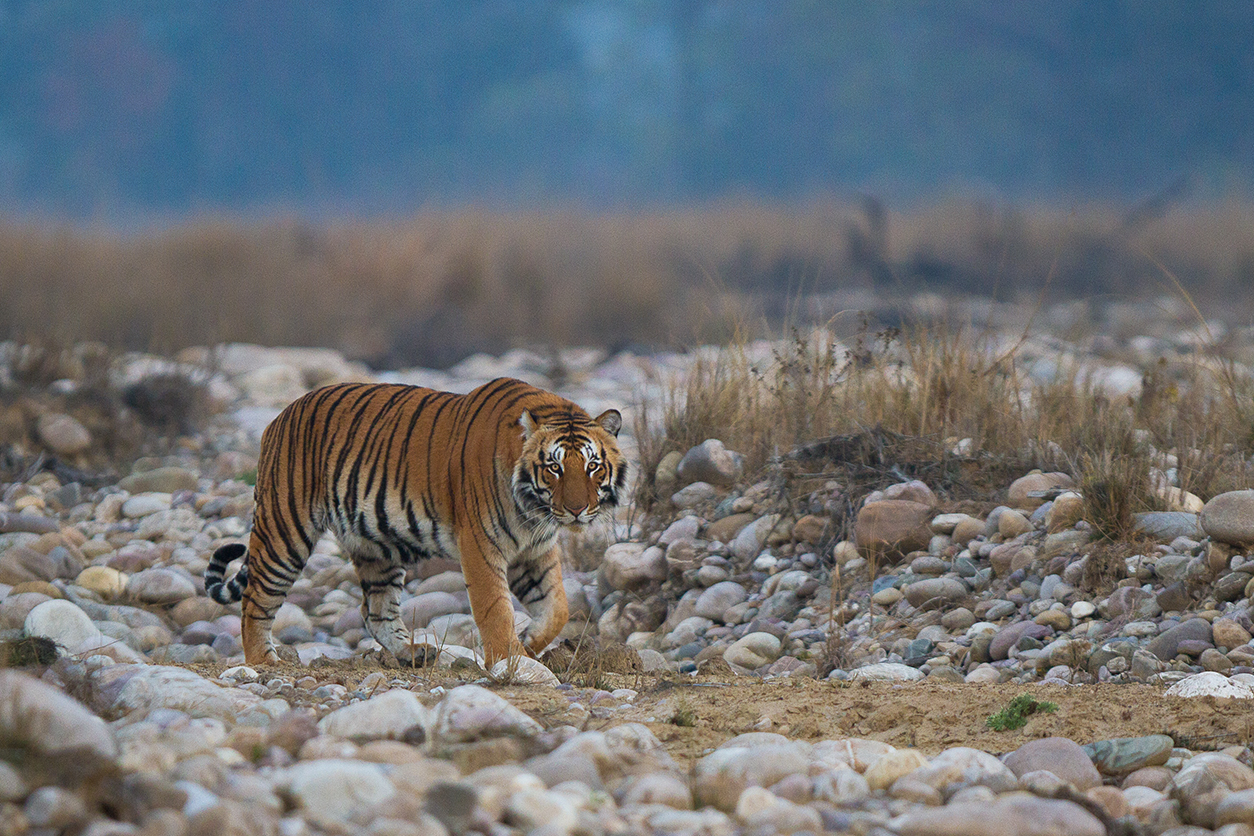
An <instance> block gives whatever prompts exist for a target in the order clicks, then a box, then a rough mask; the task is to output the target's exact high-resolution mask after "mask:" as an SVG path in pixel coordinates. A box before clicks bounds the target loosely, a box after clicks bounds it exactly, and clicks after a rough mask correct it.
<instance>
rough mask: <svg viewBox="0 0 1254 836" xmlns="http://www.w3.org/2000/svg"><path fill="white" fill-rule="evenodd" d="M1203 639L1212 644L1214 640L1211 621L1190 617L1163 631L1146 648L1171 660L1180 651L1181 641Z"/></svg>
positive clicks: (1164, 658) (1160, 657)
mask: <svg viewBox="0 0 1254 836" xmlns="http://www.w3.org/2000/svg"><path fill="white" fill-rule="evenodd" d="M1182 641H1201V642H1205V643H1206V644H1207V645H1210V644H1211V643H1212V641H1213V638H1212V633H1211V626H1210V622H1209V621H1206V620H1205V619H1203V618H1190V619H1189V620H1188V621H1183V622H1181V623H1180V624H1177V625H1176V626H1174V627H1171V628H1169V629H1168V630H1166V631H1165V632H1163V633H1161V634H1160V635H1159V636H1158V637H1157V638H1155V639H1154V640H1152V641H1151V642H1150V643H1149V644H1148V645H1147V646H1146V649H1147V650H1149V652H1150V653H1153V654H1154V655H1155V656H1157V657H1158V658H1159V659H1161V660H1163V661H1164V662H1170V661H1171V660H1172V659H1174V658H1175V657H1176V654H1177V653H1179V652H1180V642H1182Z"/></svg>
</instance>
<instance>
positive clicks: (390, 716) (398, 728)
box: [318, 688, 431, 740]
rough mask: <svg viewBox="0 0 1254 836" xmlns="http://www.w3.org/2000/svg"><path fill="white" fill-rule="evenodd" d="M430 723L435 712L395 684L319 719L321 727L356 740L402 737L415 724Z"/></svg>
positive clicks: (422, 726)
mask: <svg viewBox="0 0 1254 836" xmlns="http://www.w3.org/2000/svg"><path fill="white" fill-rule="evenodd" d="M430 723H431V712H430V711H428V710H427V708H426V706H424V705H423V704H422V703H421V702H420V701H419V700H418V697H417V696H415V695H414V693H413V692H412V691H405V690H402V689H400V688H394V689H392V690H390V691H384V692H383V693H382V694H376V695H375V696H373V697H371V698H370V699H368V700H363V701H362V702H358V703H353V704H352V705H346V706H344V707H343V708H339V709H336V710H335V711H332V712H331V713H330V714H328V715H327V716H325V717H323V718H322V719H321V720H319V721H318V730H319V731H321V732H322V733H323V734H332V735H335V736H336V737H347V738H352V739H354V740H363V739H364V740H377V739H380V738H392V739H400V738H403V737H404V736H405V733H406V732H407V731H409V730H410V729H412V728H413V727H414V726H419V727H421V728H422V729H423V730H424V732H425V730H426V729H427V727H428V726H429V725H430Z"/></svg>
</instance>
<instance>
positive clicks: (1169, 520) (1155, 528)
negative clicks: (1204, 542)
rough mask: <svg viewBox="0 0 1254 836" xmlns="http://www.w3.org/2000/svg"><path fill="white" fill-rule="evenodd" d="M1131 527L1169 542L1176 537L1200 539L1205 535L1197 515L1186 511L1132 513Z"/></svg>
mask: <svg viewBox="0 0 1254 836" xmlns="http://www.w3.org/2000/svg"><path fill="white" fill-rule="evenodd" d="M1132 519H1133V524H1132V528H1133V530H1134V531H1135V532H1136V533H1137V534H1142V535H1145V536H1146V537H1151V538H1153V539H1155V540H1158V541H1159V542H1160V543H1170V542H1171V541H1172V540H1174V539H1176V538H1177V537H1189V538H1191V539H1194V540H1200V539H1201V538H1203V537H1205V536H1206V532H1204V531H1203V530H1202V526H1201V523H1200V522H1199V521H1198V520H1199V515H1197V514H1190V513H1188V512H1186V511H1142V512H1141V513H1138V514H1133V515H1132Z"/></svg>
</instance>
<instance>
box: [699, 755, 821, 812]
mask: <svg viewBox="0 0 1254 836" xmlns="http://www.w3.org/2000/svg"><path fill="white" fill-rule="evenodd" d="M809 755H810V744H808V743H804V742H802V741H788V742H784V743H767V744H764V745H760V746H730V747H728V746H723V747H720V748H718V749H715V750H714V751H713V752H711V753H710V754H708V755H706V756H705V757H703V758H701V759H700V760H699V761H697V763H696V766H695V767H694V769H693V778H692V790H693V796H694V800H695V802H696V804H697V805H698V806H704V805H709V806H711V807H715V808H717V809H719V810H723V811H729V812H730V811H733V810H735V809H736V803H737V802H738V801H739V800H740V795H741V793H742V792H744V790H745V788H746V787H750V786H756V787H762V786H767V787H769V786H772V785H774V784H776V783H778V782H779V781H780V780H782V779H784V778H785V777H787V776H789V775H794V774H797V773H803V774H804V773H805V772H806V770H807V768H808V766H809V760H810V759H809Z"/></svg>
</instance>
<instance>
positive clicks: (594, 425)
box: [513, 409, 627, 527]
mask: <svg viewBox="0 0 1254 836" xmlns="http://www.w3.org/2000/svg"><path fill="white" fill-rule="evenodd" d="M518 423H519V425H520V426H521V427H522V435H523V448H522V455H521V456H520V457H519V459H518V462H517V464H516V465H515V467H514V479H513V490H514V501H515V502H516V503H517V504H518V507H519V509H520V510H521V511H522V513H523V516H524V517H525V518H526V519H527V520H528V521H530V522H533V523H541V524H544V525H545V526H552V525H554V524H556V525H559V526H577V527H582V526H584V525H587V524H588V523H590V522H592V521H593V520H595V519H597V518H598V517H600V516H601V515H604V514H609V513H611V511H612V509H613V508H614V507H615V506H616V505H618V502H619V497H620V495H621V494H622V492H623V491H624V490H625V486H626V484H627V460H626V459H625V458H624V457H623V454H622V452H620V451H619V449H618V442H617V441H616V440H615V439H616V438H617V436H618V431H619V429H620V428H621V427H622V425H623V416H622V415H621V414H619V412H618V410H616V409H610V410H606V411H605V412H603V413H601V414H600V415H598V416H597V417H596V418H594V419H589V418H588V417H587V416H586V415H584V414H582V413H575V412H571V411H566V412H562V413H559V414H558V415H554V416H549V417H546V420H544V421H543V422H538V421H537V420H536V419H535V418H534V417H533V416H532V414H531V412H523V414H522V417H521V418H520V419H519V421H518Z"/></svg>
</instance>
